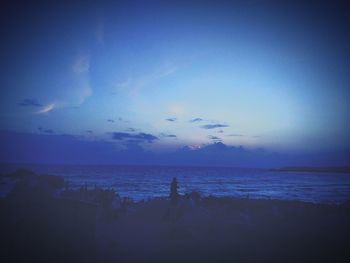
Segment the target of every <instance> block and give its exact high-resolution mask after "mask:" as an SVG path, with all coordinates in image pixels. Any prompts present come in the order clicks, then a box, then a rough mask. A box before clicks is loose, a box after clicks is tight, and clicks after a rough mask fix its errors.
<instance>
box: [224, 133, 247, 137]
mask: <svg viewBox="0 0 350 263" xmlns="http://www.w3.org/2000/svg"><path fill="white" fill-rule="evenodd" d="M227 136H231V137H242V136H244V135H243V134H235V133H234V134H228V135H227Z"/></svg>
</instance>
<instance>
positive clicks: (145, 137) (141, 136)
mask: <svg viewBox="0 0 350 263" xmlns="http://www.w3.org/2000/svg"><path fill="white" fill-rule="evenodd" d="M112 138H113V139H114V140H138V141H144V142H148V143H152V142H153V141H155V140H159V138H158V137H156V136H154V135H152V134H148V133H143V132H140V133H137V134H132V133H127V132H113V133H112Z"/></svg>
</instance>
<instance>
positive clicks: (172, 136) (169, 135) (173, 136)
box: [160, 133, 177, 138]
mask: <svg viewBox="0 0 350 263" xmlns="http://www.w3.org/2000/svg"><path fill="white" fill-rule="evenodd" d="M160 136H161V137H165V138H177V136H176V135H175V134H166V133H161V134H160Z"/></svg>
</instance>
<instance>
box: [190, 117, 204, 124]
mask: <svg viewBox="0 0 350 263" xmlns="http://www.w3.org/2000/svg"><path fill="white" fill-rule="evenodd" d="M201 121H203V119H202V118H193V119H191V120H190V122H192V123H193V122H201Z"/></svg>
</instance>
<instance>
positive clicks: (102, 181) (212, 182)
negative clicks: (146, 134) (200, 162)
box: [0, 165, 350, 203]
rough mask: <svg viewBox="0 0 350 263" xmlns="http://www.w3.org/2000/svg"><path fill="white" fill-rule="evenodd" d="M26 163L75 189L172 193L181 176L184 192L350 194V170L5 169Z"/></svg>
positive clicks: (338, 199) (291, 196)
mask: <svg viewBox="0 0 350 263" xmlns="http://www.w3.org/2000/svg"><path fill="white" fill-rule="evenodd" d="M19 167H23V168H27V169H30V170H32V171H34V172H36V173H39V174H49V175H61V176H64V178H65V181H67V182H68V184H69V186H70V187H71V188H72V189H79V188H80V187H81V186H84V185H86V186H87V187H88V188H94V187H102V188H104V189H113V190H115V191H116V192H117V193H118V194H119V195H120V196H121V197H130V198H132V199H133V200H135V201H141V200H148V199H151V198H162V197H167V196H168V195H169V189H170V183H171V180H172V178H174V177H176V178H177V181H178V185H179V193H180V194H185V193H189V192H192V191H196V192H198V193H200V194H201V195H202V196H216V197H237V198H254V199H281V200H299V201H306V202H313V203H342V202H344V201H347V200H350V174H345V173H317V172H282V171H271V170H268V169H252V168H227V167H222V168H220V167H171V166H113V165H1V166H0V171H1V173H8V172H11V171H14V170H15V169H17V168H19Z"/></svg>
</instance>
